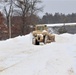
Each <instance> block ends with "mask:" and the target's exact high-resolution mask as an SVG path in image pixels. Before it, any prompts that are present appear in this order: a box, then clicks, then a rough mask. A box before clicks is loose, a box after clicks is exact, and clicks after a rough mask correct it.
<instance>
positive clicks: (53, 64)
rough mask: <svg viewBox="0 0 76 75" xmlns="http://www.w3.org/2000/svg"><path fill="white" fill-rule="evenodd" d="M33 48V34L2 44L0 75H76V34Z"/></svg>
mask: <svg viewBox="0 0 76 75" xmlns="http://www.w3.org/2000/svg"><path fill="white" fill-rule="evenodd" d="M55 36H56V42H52V43H50V44H46V45H44V44H41V45H32V43H31V34H28V35H26V36H18V37H16V38H12V39H8V40H6V41H0V75H76V34H73V35H71V34H68V33H66V34H61V35H57V34H55Z"/></svg>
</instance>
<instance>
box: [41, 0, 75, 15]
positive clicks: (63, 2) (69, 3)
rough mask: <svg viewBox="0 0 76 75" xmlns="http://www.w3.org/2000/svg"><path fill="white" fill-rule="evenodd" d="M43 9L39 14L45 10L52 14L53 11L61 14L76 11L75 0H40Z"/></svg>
mask: <svg viewBox="0 0 76 75" xmlns="http://www.w3.org/2000/svg"><path fill="white" fill-rule="evenodd" d="M42 5H43V6H44V10H43V12H42V13H40V15H41V16H42V15H43V14H45V13H46V12H48V13H52V14H54V13H55V12H59V13H63V14H71V13H76V0H42Z"/></svg>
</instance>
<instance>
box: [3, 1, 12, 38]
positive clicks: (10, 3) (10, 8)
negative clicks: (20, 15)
mask: <svg viewBox="0 0 76 75" xmlns="http://www.w3.org/2000/svg"><path fill="white" fill-rule="evenodd" d="M8 5H9V6H8ZM8 5H5V6H4V12H5V16H6V24H7V27H8V33H9V34H8V35H9V38H11V26H12V22H11V17H12V10H13V8H12V0H11V1H10V2H9V3H8ZM7 7H9V9H8V10H7Z"/></svg>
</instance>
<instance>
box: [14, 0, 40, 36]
mask: <svg viewBox="0 0 76 75" xmlns="http://www.w3.org/2000/svg"><path fill="white" fill-rule="evenodd" d="M38 3H41V0H16V3H14V4H15V5H16V7H17V8H19V9H20V10H19V11H17V13H18V14H19V15H20V16H21V17H22V19H21V20H22V25H21V35H24V34H25V33H27V31H28V28H29V26H28V25H27V18H28V17H30V16H31V17H30V18H32V15H33V14H36V12H38V11H40V10H41V8H38V6H37V4H38ZM30 21H31V19H30Z"/></svg>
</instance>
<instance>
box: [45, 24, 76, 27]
mask: <svg viewBox="0 0 76 75" xmlns="http://www.w3.org/2000/svg"><path fill="white" fill-rule="evenodd" d="M46 25H47V26H48V27H50V26H53V27H54V26H64V25H65V26H67V25H69V26H73V25H76V23H56V24H46Z"/></svg>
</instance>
